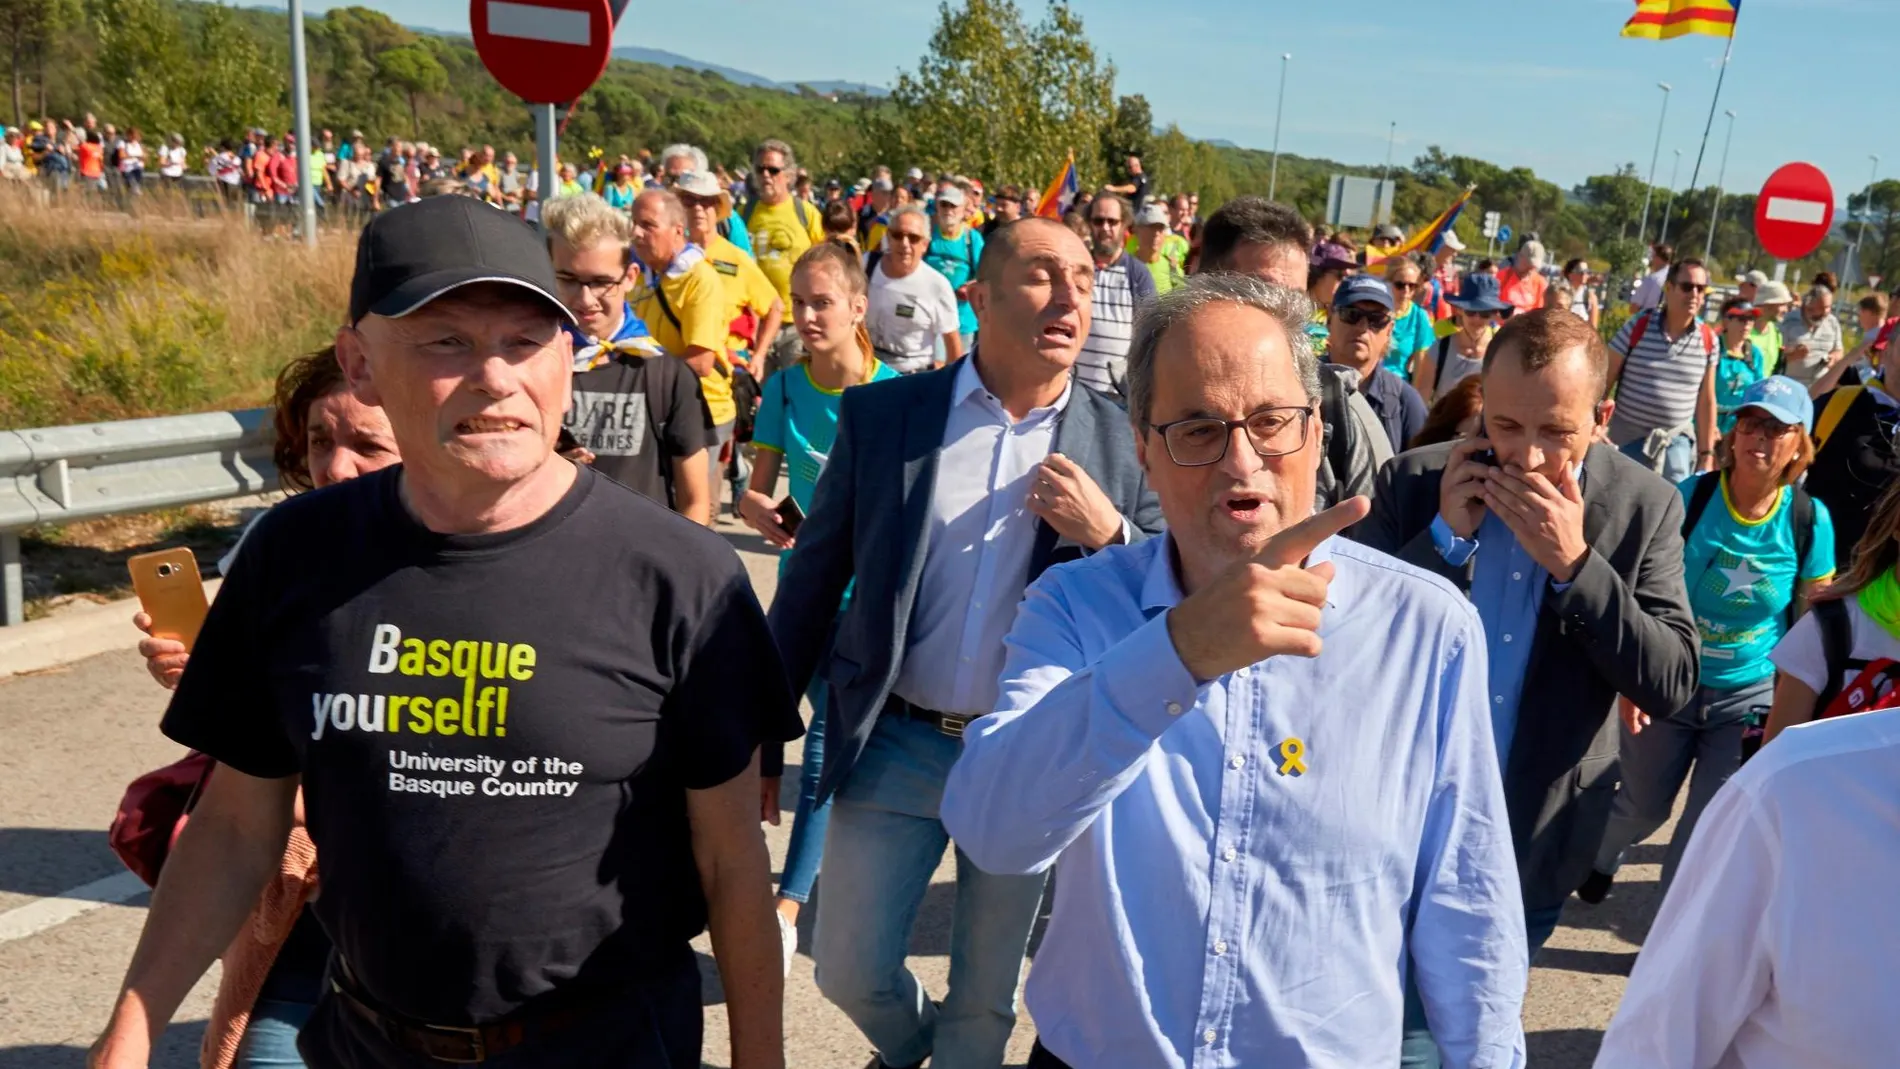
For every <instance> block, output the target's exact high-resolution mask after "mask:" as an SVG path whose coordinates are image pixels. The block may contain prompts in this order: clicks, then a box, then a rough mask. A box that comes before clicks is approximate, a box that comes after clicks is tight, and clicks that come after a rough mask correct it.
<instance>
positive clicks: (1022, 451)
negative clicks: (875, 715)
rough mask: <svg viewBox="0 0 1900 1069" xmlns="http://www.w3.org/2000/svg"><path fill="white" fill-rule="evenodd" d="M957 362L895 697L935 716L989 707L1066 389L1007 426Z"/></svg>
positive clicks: (972, 363) (1025, 576) (968, 366)
mask: <svg viewBox="0 0 1900 1069" xmlns="http://www.w3.org/2000/svg"><path fill="white" fill-rule="evenodd" d="M977 360H978V357H974V356H973V357H971V358H970V359H968V360H964V361H962V362H960V363H959V364H958V365H957V367H958V370H957V378H956V383H955V385H953V386H952V387H951V392H950V415H949V419H948V420H947V421H946V422H945V423H944V430H943V451H942V453H941V454H939V456H938V459H937V482H936V486H935V487H934V488H933V489H932V492H931V495H930V524H929V527H928V528H927V529H926V531H925V535H924V545H925V556H924V571H923V576H922V578H921V580H920V581H919V582H918V584H917V600H916V602H915V603H914V604H913V605H912V606H911V613H910V630H909V632H908V635H907V638H906V646H905V650H904V664H903V667H902V668H900V669H899V670H898V673H897V684H896V686H895V687H894V688H893V689H894V690H895V691H896V692H897V696H898V697H900V698H902V699H904V700H905V701H907V702H910V703H911V704H913V705H918V706H922V707H923V708H925V709H935V710H936V711H938V712H941V713H963V714H969V715H981V714H983V713H987V712H989V711H990V710H992V709H994V708H996V677H997V673H999V672H1001V671H1002V668H1003V636H1005V635H1007V634H1009V625H1010V621H1012V620H1014V619H1015V618H1016V604H1017V602H1019V601H1021V600H1022V591H1023V586H1024V585H1025V584H1026V583H1027V582H1028V581H1029V558H1030V556H1031V554H1032V551H1033V550H1034V548H1035V542H1036V514H1035V513H1033V512H1031V511H1029V489H1030V486H1031V485H1032V484H1033V483H1034V482H1035V479H1036V471H1037V469H1038V468H1039V467H1040V466H1041V464H1042V462H1043V460H1044V459H1045V458H1047V457H1048V456H1049V451H1050V450H1051V449H1053V448H1055V442H1056V424H1057V422H1058V418H1059V417H1060V416H1061V414H1062V410H1063V409H1064V408H1066V407H1068V404H1069V395H1070V391H1071V390H1073V389H1074V388H1075V387H1074V385H1073V383H1071V384H1070V385H1068V386H1064V387H1063V389H1062V395H1061V396H1060V397H1058V398H1056V401H1055V403H1054V404H1052V405H1050V406H1048V407H1047V408H1036V409H1031V410H1030V411H1029V414H1028V415H1026V416H1025V417H1023V418H1022V419H1020V420H1017V419H1012V418H1011V417H1010V414H1009V413H1008V412H1007V411H1006V410H1005V409H1004V408H1003V403H1002V402H1001V401H1000V400H998V399H997V398H996V395H995V394H992V393H991V392H990V391H989V388H988V387H986V386H984V385H983V379H982V376H980V375H978V374H977V370H976V365H977Z"/></svg>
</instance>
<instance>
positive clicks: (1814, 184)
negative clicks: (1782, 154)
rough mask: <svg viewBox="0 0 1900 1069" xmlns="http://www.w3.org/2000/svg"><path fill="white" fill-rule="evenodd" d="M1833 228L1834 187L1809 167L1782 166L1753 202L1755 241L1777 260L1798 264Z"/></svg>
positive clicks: (1808, 165)
mask: <svg viewBox="0 0 1900 1069" xmlns="http://www.w3.org/2000/svg"><path fill="white" fill-rule="evenodd" d="M1833 225H1834V187H1833V186H1832V185H1831V184H1829V182H1828V180H1827V175H1824V174H1822V173H1821V169H1820V168H1819V167H1816V166H1815V165H1813V164H1811V163H1790V164H1785V165H1783V166H1782V167H1781V168H1780V169H1779V170H1777V171H1776V172H1775V173H1774V174H1771V175H1769V176H1768V181H1766V182H1764V183H1763V184H1762V187H1761V195H1760V196H1758V197H1756V198H1755V237H1756V238H1757V239H1759V240H1760V241H1761V247H1762V248H1763V249H1766V250H1767V252H1768V255H1770V256H1773V257H1774V258H1775V259H1777V260H1799V259H1800V258H1802V257H1803V256H1806V255H1807V254H1809V253H1811V252H1813V251H1814V250H1816V249H1818V248H1820V247H1821V242H1823V241H1826V240H1827V235H1828V230H1829V229H1830V228H1832V227H1833Z"/></svg>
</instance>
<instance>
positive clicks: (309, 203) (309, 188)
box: [290, 0, 317, 246]
mask: <svg viewBox="0 0 1900 1069" xmlns="http://www.w3.org/2000/svg"><path fill="white" fill-rule="evenodd" d="M290 83H291V85H290V103H291V107H292V109H293V111H294V118H295V122H296V134H297V151H296V154H295V162H296V164H297V220H298V223H297V228H298V229H299V230H301V231H302V232H303V243H304V244H305V245H312V246H314V245H315V244H316V243H317V187H316V183H314V182H312V181H311V180H310V158H311V155H312V153H314V152H315V151H316V146H315V145H313V144H311V143H310V70H309V66H308V64H306V63H305V62H304V49H303V0H290Z"/></svg>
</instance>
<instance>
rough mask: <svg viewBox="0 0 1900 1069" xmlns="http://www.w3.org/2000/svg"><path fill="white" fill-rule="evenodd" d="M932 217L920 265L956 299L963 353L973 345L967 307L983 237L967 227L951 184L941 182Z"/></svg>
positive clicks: (964, 205)
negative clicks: (933, 222) (940, 277)
mask: <svg viewBox="0 0 1900 1069" xmlns="http://www.w3.org/2000/svg"><path fill="white" fill-rule="evenodd" d="M930 210H931V212H932V213H933V214H934V215H935V216H936V226H935V227H934V228H933V229H932V232H931V238H930V245H929V247H927V248H925V249H924V262H925V263H927V264H929V265H930V266H932V267H934V268H936V269H937V272H938V273H939V274H941V275H943V277H944V278H946V279H948V280H949V281H950V288H951V289H952V290H955V291H956V295H957V332H958V334H959V335H960V336H961V340H962V343H963V344H962V348H963V351H964V352H969V351H970V346H971V345H973V344H974V343H975V342H976V311H975V309H973V308H971V307H970V283H971V282H973V281H974V280H975V279H976V265H977V262H978V261H979V260H981V259H982V257H983V235H981V234H979V233H977V232H976V228H974V227H972V226H970V225H969V223H968V221H967V220H968V218H969V215H968V213H969V201H968V199H967V197H966V196H965V194H964V192H963V190H962V189H961V188H960V187H958V186H957V185H956V184H955V183H953V182H950V181H949V180H947V179H946V180H945V181H944V184H943V188H941V189H939V190H938V191H937V197H936V199H935V200H934V201H933V202H932V203H931V209H930Z"/></svg>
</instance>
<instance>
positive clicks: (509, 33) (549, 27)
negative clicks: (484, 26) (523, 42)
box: [488, 0, 593, 46]
mask: <svg viewBox="0 0 1900 1069" xmlns="http://www.w3.org/2000/svg"><path fill="white" fill-rule="evenodd" d="M592 23H593V20H592V19H590V18H589V17H588V15H587V12H585V11H575V10H573V9H572V8H561V7H542V6H541V5H539V4H511V3H508V2H507V0H488V32H489V33H491V34H494V35H495V36H497V37H521V38H525V39H527V40H530V41H546V42H548V43H550V44H557V45H582V46H585V45H586V44H587V42H588V41H590V40H592V39H593V25H592Z"/></svg>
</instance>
